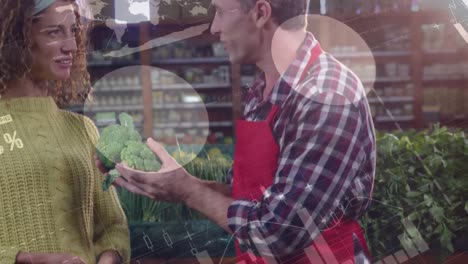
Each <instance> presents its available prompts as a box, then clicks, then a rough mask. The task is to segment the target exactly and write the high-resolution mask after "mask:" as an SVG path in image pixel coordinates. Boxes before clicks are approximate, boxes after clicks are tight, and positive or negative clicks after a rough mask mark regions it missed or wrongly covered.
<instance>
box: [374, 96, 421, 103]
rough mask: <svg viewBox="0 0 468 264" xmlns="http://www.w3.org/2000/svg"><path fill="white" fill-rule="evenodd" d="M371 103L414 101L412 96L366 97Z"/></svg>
mask: <svg viewBox="0 0 468 264" xmlns="http://www.w3.org/2000/svg"><path fill="white" fill-rule="evenodd" d="M367 100H368V101H369V103H371V104H377V103H380V102H381V101H382V102H384V103H408V102H412V101H414V97H412V96H381V97H380V98H377V97H372V98H368V99H367Z"/></svg>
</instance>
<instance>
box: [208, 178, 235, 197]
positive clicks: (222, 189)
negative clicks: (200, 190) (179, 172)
mask: <svg viewBox="0 0 468 264" xmlns="http://www.w3.org/2000/svg"><path fill="white" fill-rule="evenodd" d="M203 184H204V185H205V186H206V187H208V188H210V189H212V190H214V191H216V192H219V193H221V194H223V195H224V196H229V197H230V196H231V187H230V186H229V185H228V184H225V183H220V182H216V181H203Z"/></svg>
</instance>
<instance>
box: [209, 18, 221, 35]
mask: <svg viewBox="0 0 468 264" xmlns="http://www.w3.org/2000/svg"><path fill="white" fill-rule="evenodd" d="M218 20H219V19H216V17H215V18H214V19H213V21H212V22H211V27H210V32H211V34H213V35H217V34H219V33H220V28H219V22H218Z"/></svg>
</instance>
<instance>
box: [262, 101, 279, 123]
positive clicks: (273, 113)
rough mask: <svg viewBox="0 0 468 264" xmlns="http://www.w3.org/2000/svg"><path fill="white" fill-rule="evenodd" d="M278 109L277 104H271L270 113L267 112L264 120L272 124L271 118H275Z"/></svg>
mask: <svg viewBox="0 0 468 264" xmlns="http://www.w3.org/2000/svg"><path fill="white" fill-rule="evenodd" d="M278 111H279V106H277V105H272V106H271V110H270V113H268V116H267V118H266V119H265V122H267V123H268V124H270V125H272V123H273V119H275V117H276V114H278Z"/></svg>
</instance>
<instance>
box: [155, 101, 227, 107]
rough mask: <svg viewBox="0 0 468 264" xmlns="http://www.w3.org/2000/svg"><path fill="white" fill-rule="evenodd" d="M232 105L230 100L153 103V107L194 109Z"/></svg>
mask: <svg viewBox="0 0 468 264" xmlns="http://www.w3.org/2000/svg"><path fill="white" fill-rule="evenodd" d="M226 107H232V102H225V103H219V102H214V103H204V104H203V103H178V104H163V105H153V109H195V108H226Z"/></svg>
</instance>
